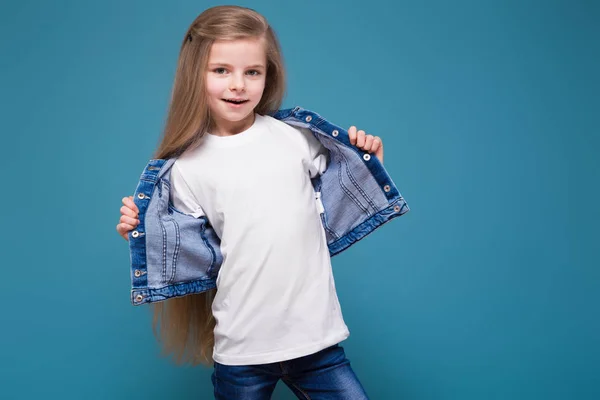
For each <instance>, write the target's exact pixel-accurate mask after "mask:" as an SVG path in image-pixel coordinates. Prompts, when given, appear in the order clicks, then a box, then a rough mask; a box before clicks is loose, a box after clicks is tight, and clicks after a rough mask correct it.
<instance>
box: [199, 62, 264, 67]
mask: <svg viewBox="0 0 600 400" xmlns="http://www.w3.org/2000/svg"><path fill="white" fill-rule="evenodd" d="M208 66H209V67H216V66H223V67H229V68H231V67H232V65H231V64H227V63H221V62H216V63H210V64H208ZM246 68H265V66H264V65H262V64H254V65H249V66H247V67H246Z"/></svg>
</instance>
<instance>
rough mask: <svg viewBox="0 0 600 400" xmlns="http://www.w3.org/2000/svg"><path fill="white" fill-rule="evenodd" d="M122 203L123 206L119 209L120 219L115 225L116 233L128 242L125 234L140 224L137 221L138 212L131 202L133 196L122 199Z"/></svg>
mask: <svg viewBox="0 0 600 400" xmlns="http://www.w3.org/2000/svg"><path fill="white" fill-rule="evenodd" d="M122 201H123V204H124V205H123V206H122V207H121V218H120V219H119V223H118V224H117V232H119V235H121V236H122V237H123V239H125V240H129V237H128V236H127V234H128V233H129V231H130V230H132V229H133V228H135V227H136V226H137V225H138V224H139V223H140V220H139V219H137V218H138V213H139V210H138V208H137V206H136V205H135V203H134V202H133V196H129V197H123V200H122Z"/></svg>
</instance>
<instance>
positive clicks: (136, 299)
mask: <svg viewBox="0 0 600 400" xmlns="http://www.w3.org/2000/svg"><path fill="white" fill-rule="evenodd" d="M142 300H144V296H142V295H141V294H138V295H137V296H135V301H142Z"/></svg>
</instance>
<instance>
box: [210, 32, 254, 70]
mask: <svg viewBox="0 0 600 400" xmlns="http://www.w3.org/2000/svg"><path fill="white" fill-rule="evenodd" d="M265 60H266V50H265V40H264V39H263V38H245V39H235V40H217V41H215V42H214V43H213V45H212V47H211V48H210V54H209V56H208V62H209V63H226V64H234V65H244V64H260V63H264V62H265Z"/></svg>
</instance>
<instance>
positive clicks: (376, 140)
mask: <svg viewBox="0 0 600 400" xmlns="http://www.w3.org/2000/svg"><path fill="white" fill-rule="evenodd" d="M379 146H381V139H379V138H378V137H377V136H375V137H374V138H373V145H372V146H371V153H376V152H377V150H379Z"/></svg>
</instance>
